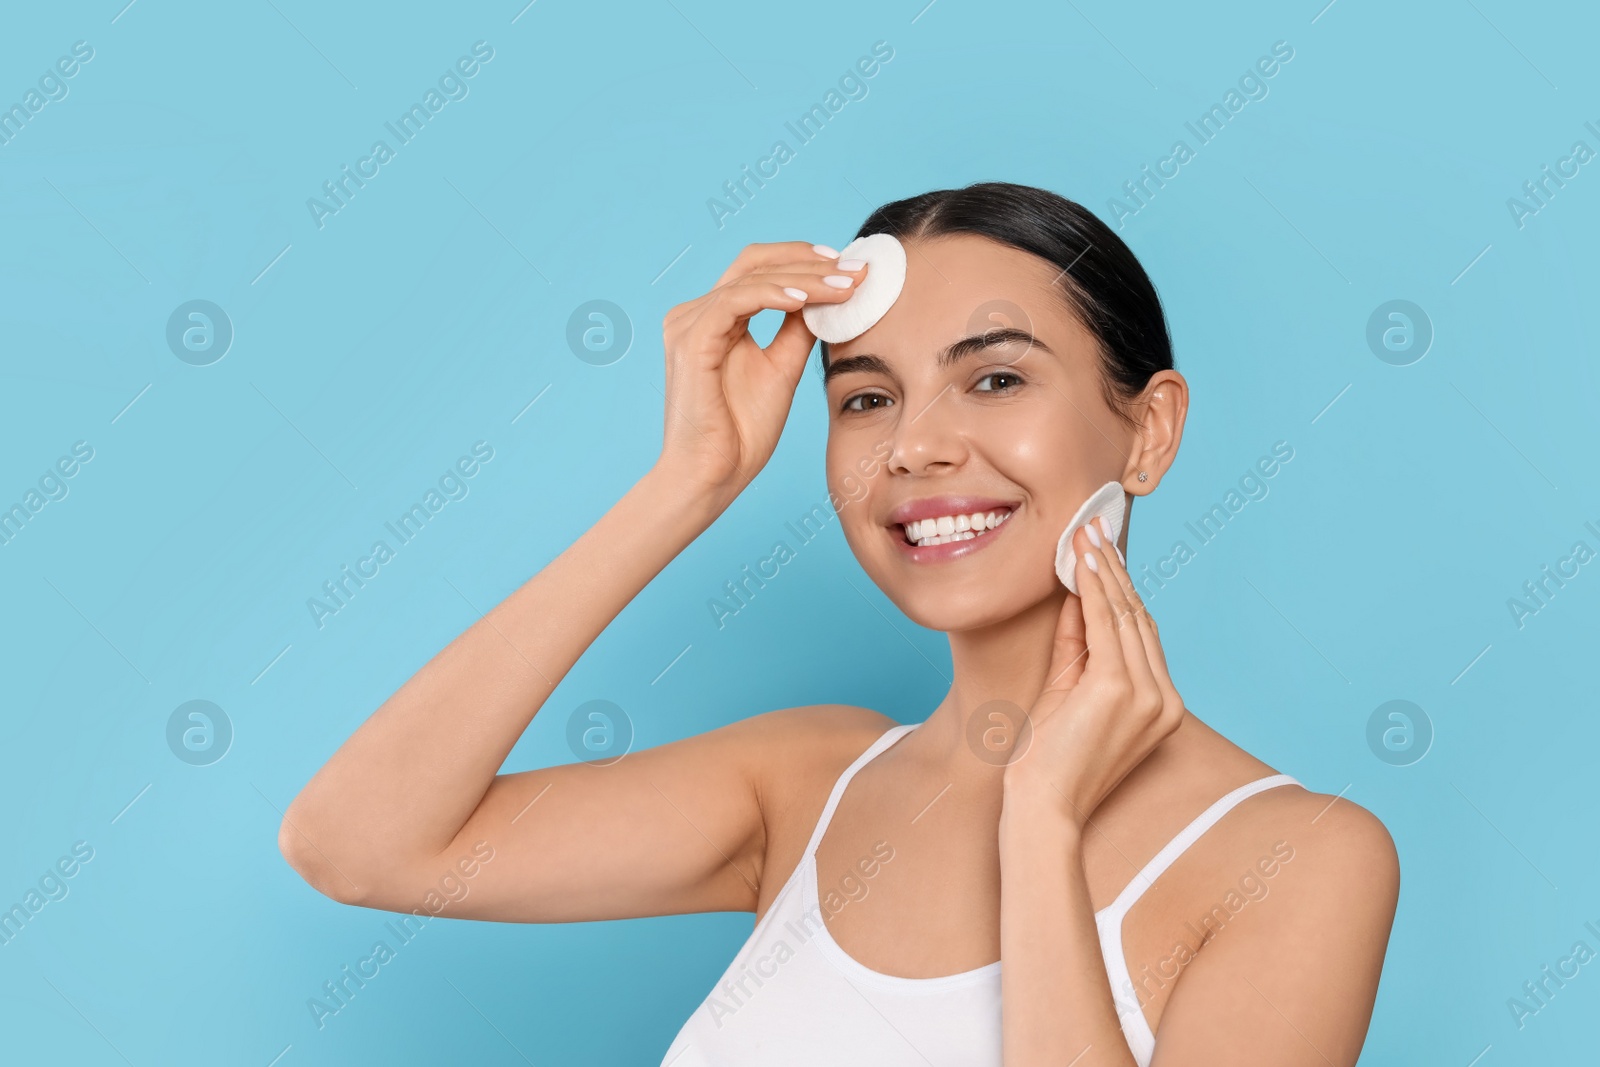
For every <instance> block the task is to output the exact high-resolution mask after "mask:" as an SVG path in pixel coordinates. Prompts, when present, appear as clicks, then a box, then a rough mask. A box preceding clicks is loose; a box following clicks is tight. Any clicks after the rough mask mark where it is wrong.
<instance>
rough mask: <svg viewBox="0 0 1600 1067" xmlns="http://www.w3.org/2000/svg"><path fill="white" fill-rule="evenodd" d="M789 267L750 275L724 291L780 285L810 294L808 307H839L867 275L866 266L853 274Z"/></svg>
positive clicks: (849, 272)
mask: <svg viewBox="0 0 1600 1067" xmlns="http://www.w3.org/2000/svg"><path fill="white" fill-rule="evenodd" d="M785 266H786V267H788V268H789V269H788V270H785V271H782V272H779V271H774V272H771V273H768V272H760V273H756V274H751V275H747V276H746V277H744V278H740V279H737V280H735V281H732V282H729V283H728V285H726V286H724V287H723V288H733V287H734V286H739V285H765V284H768V283H776V284H778V285H781V286H783V287H784V288H785V289H799V290H801V291H802V292H804V293H805V294H806V303H808V304H837V303H840V302H842V301H845V300H848V299H850V296H851V294H852V293H854V292H855V291H856V289H858V288H859V287H860V285H861V281H862V279H864V278H865V277H866V276H867V268H866V264H864V263H863V264H862V265H861V267H859V268H858V269H856V270H853V271H844V270H840V269H838V268H833V269H829V270H819V271H810V272H808V271H797V270H794V269H793V264H785Z"/></svg>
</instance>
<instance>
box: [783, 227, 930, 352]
mask: <svg viewBox="0 0 1600 1067" xmlns="http://www.w3.org/2000/svg"><path fill="white" fill-rule="evenodd" d="M839 258H840V259H841V260H844V259H861V260H865V261H866V263H867V276H866V277H865V278H863V279H862V280H861V284H860V285H858V286H856V290H855V292H853V293H851V294H850V296H849V298H848V299H845V300H842V301H840V302H839V303H837V304H807V305H806V306H805V307H804V308H803V309H802V310H801V312H800V314H801V315H802V316H803V317H804V318H805V320H806V328H807V329H809V330H810V331H811V332H812V333H814V334H816V336H817V339H818V340H821V341H826V342H828V343H829V344H830V345H837V344H842V343H844V342H845V341H848V340H850V339H851V338H854V337H860V336H861V335H862V334H864V333H866V332H867V331H868V330H870V329H872V327H873V326H875V325H876V324H877V322H878V320H879V319H881V318H883V317H884V316H885V315H887V314H888V313H889V308H891V307H892V306H894V302H895V300H896V299H898V298H899V296H900V290H901V289H903V288H904V287H905V284H906V249H905V246H904V245H902V244H901V243H900V242H899V240H898V239H896V238H895V236H894V235H893V234H888V233H873V234H868V235H867V236H865V237H857V238H856V239H855V240H854V241H851V242H850V243H849V244H847V245H845V246H844V248H843V249H842V250H841V251H840V252H839Z"/></svg>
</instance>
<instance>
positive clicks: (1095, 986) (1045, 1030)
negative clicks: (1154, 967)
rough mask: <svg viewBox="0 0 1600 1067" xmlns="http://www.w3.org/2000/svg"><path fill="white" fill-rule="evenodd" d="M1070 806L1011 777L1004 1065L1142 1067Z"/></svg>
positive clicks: (1003, 875) (1006, 827)
mask: <svg viewBox="0 0 1600 1067" xmlns="http://www.w3.org/2000/svg"><path fill="white" fill-rule="evenodd" d="M1078 588H1080V589H1082V588H1083V585H1082V579H1081V578H1080V579H1079V585H1078ZM1039 790H1043V791H1044V792H1043V793H1040V792H1038V791H1039ZM1064 806H1065V805H1064V804H1063V803H1062V798H1061V796H1060V794H1058V793H1056V792H1055V791H1054V789H1052V788H1050V786H1049V783H1047V782H1041V781H1037V780H1034V781H1030V782H1026V783H1023V782H1019V781H1018V780H1016V779H1012V778H1009V777H1008V778H1007V781H1006V792H1005V807H1004V808H1003V809H1002V810H1001V814H1000V884H1001V894H1000V958H1001V959H1002V960H1004V961H1005V966H1004V967H1003V968H1002V973H1001V979H1000V981H1001V999H1002V1003H1003V1016H1002V1017H1003V1020H1004V1022H1003V1027H1004V1029H1003V1037H1004V1042H1003V1043H1004V1050H1005V1059H1004V1063H1005V1067H1033V1065H1035V1064H1037V1065H1040V1067H1043V1065H1045V1064H1068V1063H1070V1064H1072V1065H1073V1067H1137V1065H1136V1063H1135V1061H1134V1058H1133V1054H1132V1053H1131V1052H1130V1051H1129V1050H1128V1043H1127V1041H1126V1039H1124V1037H1123V1036H1122V1028H1121V1023H1120V1021H1119V1020H1118V1018H1117V1009H1116V1004H1115V1002H1114V1001H1113V1000H1112V998H1111V982H1110V979H1109V978H1107V976H1106V966H1105V962H1104V960H1103V959H1102V957H1101V955H1100V939H1099V933H1098V931H1097V930H1096V928H1095V922H1094V905H1093V904H1092V903H1090V900H1089V883H1088V880H1087V878H1086V876H1085V874H1084V869H1083V847H1082V845H1083V841H1082V827H1081V826H1079V825H1078V823H1077V821H1076V820H1075V819H1072V818H1069V817H1067V816H1066V815H1064V814H1063V813H1062V812H1061V809H1062V808H1063V807H1064Z"/></svg>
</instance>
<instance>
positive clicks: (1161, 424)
mask: <svg viewBox="0 0 1600 1067" xmlns="http://www.w3.org/2000/svg"><path fill="white" fill-rule="evenodd" d="M1134 410H1135V413H1136V414H1135V418H1136V419H1137V422H1138V447H1137V448H1136V450H1135V451H1134V452H1133V454H1132V455H1131V456H1130V457H1129V459H1128V468H1127V469H1126V470H1124V471H1123V472H1122V485H1123V487H1124V488H1125V489H1127V490H1128V492H1130V493H1132V494H1134V495H1135V496H1146V495H1148V494H1149V493H1152V492H1154V491H1155V487H1156V486H1158V485H1160V484H1161V476H1162V475H1164V474H1165V473H1166V472H1167V468H1168V467H1171V466H1172V461H1173V460H1175V459H1176V458H1177V457H1178V443H1179V442H1180V441H1181V440H1182V439H1183V422H1184V419H1185V418H1187V417H1188V414H1189V383H1188V382H1187V381H1185V380H1184V377H1183V375H1181V374H1179V373H1178V372H1177V371H1175V370H1163V371H1157V372H1156V373H1155V374H1154V375H1152V376H1151V378H1150V381H1149V382H1148V383H1146V385H1145V387H1144V390H1143V392H1141V393H1140V394H1139V399H1138V400H1137V401H1135V403H1134ZM1141 472H1143V474H1144V479H1143V480H1140V477H1139V475H1140V473H1141Z"/></svg>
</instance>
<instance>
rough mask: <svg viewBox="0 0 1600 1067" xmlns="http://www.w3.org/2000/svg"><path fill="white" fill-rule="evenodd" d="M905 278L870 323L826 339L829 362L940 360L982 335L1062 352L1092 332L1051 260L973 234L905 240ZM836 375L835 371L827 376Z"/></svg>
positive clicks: (1089, 339)
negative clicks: (841, 337)
mask: <svg viewBox="0 0 1600 1067" xmlns="http://www.w3.org/2000/svg"><path fill="white" fill-rule="evenodd" d="M905 245H906V284H905V287H904V288H903V289H902V290H901V293H900V296H899V298H898V299H897V300H896V301H895V303H894V305H893V306H892V307H891V308H890V309H889V311H888V312H887V313H886V314H885V315H884V317H883V318H882V319H880V320H879V321H878V322H877V323H876V324H874V325H873V327H872V328H871V329H869V330H867V331H866V332H865V333H863V334H861V335H860V336H859V337H854V338H852V339H851V340H849V341H845V342H841V343H839V344H832V345H829V346H828V362H829V365H830V367H831V366H832V365H834V364H837V363H841V362H843V361H847V360H850V359H851V358H852V357H856V356H862V355H872V356H876V357H879V358H880V359H883V360H886V361H888V362H890V363H895V362H898V361H901V360H906V359H914V360H915V361H916V362H917V363H918V364H920V363H922V362H924V361H926V362H928V363H929V364H930V365H933V364H935V363H943V362H944V361H943V360H942V359H940V358H939V357H941V356H943V355H944V354H945V353H946V352H947V351H948V350H949V349H950V348H951V347H952V346H956V345H960V344H962V343H963V342H965V341H966V340H967V339H969V338H972V337H977V336H983V335H985V334H988V335H991V336H992V337H994V339H995V340H999V341H1004V340H1010V341H1012V342H1013V344H1014V345H1018V346H1020V347H1026V344H1027V342H1026V341H1023V340H1021V338H1020V337H1018V336H1017V335H1019V334H1020V335H1025V336H1031V337H1034V338H1037V339H1038V340H1039V342H1040V343H1041V344H1042V345H1043V346H1044V347H1045V348H1046V349H1047V351H1049V352H1050V353H1053V354H1055V355H1057V356H1058V357H1065V356H1067V355H1068V354H1070V352H1071V351H1072V350H1074V349H1077V348H1081V347H1082V346H1083V345H1084V344H1090V345H1092V344H1093V338H1092V337H1091V336H1089V334H1088V333H1087V331H1086V330H1084V328H1083V326H1082V324H1081V323H1080V322H1079V321H1078V319H1077V316H1076V315H1075V314H1074V313H1073V312H1072V309H1071V306H1070V304H1069V302H1068V299H1067V296H1066V294H1065V293H1064V292H1063V291H1061V290H1060V289H1059V288H1057V287H1056V284H1055V282H1056V279H1057V278H1059V277H1060V275H1061V274H1062V273H1064V272H1063V271H1061V269H1060V268H1058V267H1056V266H1055V265H1054V264H1053V263H1050V262H1049V261H1048V260H1045V259H1042V258H1041V257H1038V256H1035V255H1033V254H1031V253H1029V252H1024V251H1022V250H1021V249H1017V248H1013V247H1011V246H1009V245H1004V244H1001V243H1000V242H998V241H993V240H990V239H988V238H985V237H980V236H978V235H975V234H956V235H948V236H941V237H936V238H931V239H922V240H914V241H907V242H905ZM830 377H832V375H830Z"/></svg>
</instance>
